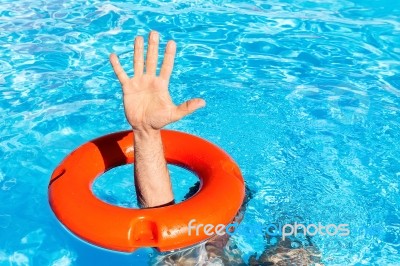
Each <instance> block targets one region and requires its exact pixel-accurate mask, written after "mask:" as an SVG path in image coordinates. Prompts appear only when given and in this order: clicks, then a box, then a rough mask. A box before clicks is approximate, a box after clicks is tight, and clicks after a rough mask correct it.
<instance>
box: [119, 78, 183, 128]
mask: <svg viewBox="0 0 400 266" xmlns="http://www.w3.org/2000/svg"><path fill="white" fill-rule="evenodd" d="M124 107H125V115H126V118H127V119H128V121H130V123H131V124H132V126H133V127H136V128H137V129H140V127H143V126H146V125H147V126H148V127H150V128H151V129H160V128H162V127H164V126H165V125H167V124H169V123H171V122H173V121H174V119H173V116H172V114H173V110H174V108H176V106H175V105H174V104H173V102H172V99H171V97H170V95H169V93H168V83H167V82H166V81H165V80H163V79H161V78H159V77H155V76H153V77H149V76H147V75H143V76H141V77H134V78H132V79H131V80H130V81H129V83H128V84H127V85H126V87H124ZM134 125H135V126H134Z"/></svg>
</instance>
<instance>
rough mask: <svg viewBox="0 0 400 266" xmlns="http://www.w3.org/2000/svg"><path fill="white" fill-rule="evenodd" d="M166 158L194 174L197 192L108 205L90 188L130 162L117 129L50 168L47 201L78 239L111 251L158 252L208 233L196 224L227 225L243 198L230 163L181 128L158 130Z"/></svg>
mask: <svg viewBox="0 0 400 266" xmlns="http://www.w3.org/2000/svg"><path fill="white" fill-rule="evenodd" d="M161 136H162V141H163V145H164V153H165V157H166V160H167V162H168V163H170V164H175V165H178V166H182V167H185V168H187V169H189V170H191V171H192V172H194V173H195V174H196V175H197V176H198V177H199V179H200V181H201V185H200V189H199V191H198V192H197V193H196V194H195V195H194V196H193V197H191V198H190V199H188V200H186V201H184V202H181V203H178V204H175V205H170V206H165V207H160V208H151V209H128V208H122V207H118V206H114V205H111V204H108V203H106V202H104V201H102V200H100V199H98V198H97V197H96V196H94V194H93V193H92V191H91V185H92V183H93V181H94V180H95V178H96V177H98V176H99V175H101V174H102V173H104V172H105V171H107V170H109V169H111V168H113V167H116V166H119V165H124V164H128V163H133V161H134V158H133V133H132V132H131V131H123V132H117V133H113V134H110V135H106V136H103V137H100V138H98V139H95V140H92V141H90V142H88V143H86V144H84V145H82V146H80V147H79V148H78V149H76V150H75V151H73V152H72V153H71V154H70V155H68V156H67V157H66V158H65V159H64V161H62V162H61V164H60V165H59V166H58V167H57V168H56V169H55V170H54V172H53V174H52V176H51V180H50V184H49V202H50V205H51V208H52V209H53V211H54V213H55V215H56V216H57V218H58V219H59V220H60V221H61V223H62V224H63V225H64V226H66V227H67V228H68V229H69V230H70V231H72V232H73V233H74V234H76V235H77V236H79V237H80V238H82V239H84V240H86V241H88V242H90V243H92V244H95V245H98V246H101V247H104V248H108V249H112V250H117V251H123V252H132V251H134V250H136V249H137V248H140V247H154V248H156V249H158V250H159V251H170V250H176V249H181V248H185V247H188V246H191V245H194V244H197V243H200V242H202V241H204V240H207V239H209V238H210V235H209V234H206V233H205V231H204V230H198V231H197V232H196V233H195V231H191V232H189V228H188V224H189V222H190V221H192V222H193V219H195V224H197V225H200V224H202V225H206V224H211V225H215V226H216V225H218V224H224V225H227V224H229V223H230V222H231V221H232V220H233V218H234V217H235V215H236V213H237V212H238V210H239V208H240V206H241V204H242V202H243V199H244V193H245V192H244V181H243V177H242V175H241V172H240V170H239V167H238V166H237V165H236V163H235V162H234V161H233V160H232V158H230V157H229V155H228V154H226V153H225V152H224V151H222V150H221V149H219V148H218V147H217V146H215V145H214V144H212V143H210V142H208V141H205V140H203V139H201V138H199V137H196V136H193V135H189V134H186V133H182V132H177V131H170V130H162V132H161Z"/></svg>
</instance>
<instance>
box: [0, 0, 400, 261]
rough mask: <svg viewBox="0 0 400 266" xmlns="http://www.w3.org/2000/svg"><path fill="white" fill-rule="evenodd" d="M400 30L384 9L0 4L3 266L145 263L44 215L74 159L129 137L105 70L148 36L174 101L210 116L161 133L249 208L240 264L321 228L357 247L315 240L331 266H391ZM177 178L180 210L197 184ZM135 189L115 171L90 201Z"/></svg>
mask: <svg viewBox="0 0 400 266" xmlns="http://www.w3.org/2000/svg"><path fill="white" fill-rule="evenodd" d="M363 2H365V3H363ZM399 15H400V2H399V1H393V0H382V1H377V0H375V1H355V0H327V1H317V0H309V1H306V0H293V1H290V0H273V1H261V0H252V1H235V0H232V1H222V0H214V1H205V0H193V1H184V0H174V1H166V2H164V1H163V2H161V1H157V0H144V1H140V3H134V2H133V1H132V2H130V1H56V0H49V1H26V0H21V1H7V0H6V1H5V0H3V1H1V4H0V158H1V161H0V265H143V264H144V265H145V264H146V263H148V261H149V258H150V257H152V256H154V254H153V253H152V251H151V250H150V249H143V250H140V251H138V252H136V253H134V254H121V253H116V252H111V251H107V250H103V249H99V248H96V247H94V246H91V245H89V244H87V243H85V242H82V241H80V240H79V239H77V238H75V237H74V236H72V235H70V234H69V233H68V232H67V231H66V230H65V229H64V228H63V227H61V226H60V224H59V223H58V221H57V220H56V219H55V217H54V215H53V213H52V211H51V209H50V207H49V205H48V201H47V185H48V181H49V178H50V175H51V173H52V170H53V169H54V168H55V167H56V166H57V164H58V163H59V162H60V161H61V160H62V159H63V158H64V157H65V156H66V155H67V154H68V153H69V152H71V151H72V150H73V149H75V148H76V147H78V146H79V145H81V144H82V143H84V142H86V141H88V140H90V139H93V138H96V137H98V136H101V135H104V134H107V133H110V132H114V131H119V130H123V129H127V128H128V125H127V123H126V121H125V117H124V114H123V108H122V104H121V91H120V87H119V84H118V82H117V80H116V78H115V76H114V74H113V72H112V69H111V67H110V64H109V63H108V55H109V54H110V53H111V52H116V53H118V54H119V55H120V57H121V60H122V63H123V65H124V66H125V68H126V69H131V59H132V40H133V38H134V36H135V35H137V34H141V35H146V34H147V33H148V32H149V31H150V30H151V29H153V30H157V31H159V32H160V34H161V37H162V40H161V41H162V47H164V45H165V43H166V41H167V40H169V39H174V40H175V41H176V42H177V45H178V52H177V58H176V66H175V69H174V74H173V78H172V80H171V85H170V91H171V94H172V97H173V99H174V100H175V101H176V102H177V103H180V102H183V101H184V100H187V99H189V98H191V97H202V98H204V99H205V100H206V101H207V107H206V108H205V109H202V110H200V111H198V112H196V113H195V114H193V115H191V116H189V117H186V118H185V119H183V120H182V121H180V122H178V123H175V124H173V125H171V126H169V128H171V129H176V130H181V131H185V132H189V133H192V134H195V135H198V136H201V137H203V138H206V139H208V140H210V141H212V142H214V143H216V144H217V145H219V146H220V147H222V148H223V149H225V150H226V151H227V152H228V153H229V154H231V156H232V157H233V158H234V159H235V160H236V161H237V163H238V164H239V165H240V167H241V169H242V172H243V175H244V178H245V180H246V182H247V185H248V187H249V188H250V190H251V191H252V192H253V197H252V199H251V200H250V202H249V204H248V207H247V210H246V213H245V218H244V220H243V222H242V226H241V227H239V228H238V231H237V232H236V233H235V234H234V235H233V240H234V241H235V242H236V243H237V246H238V249H240V252H241V254H242V257H243V259H245V260H248V258H249V257H250V255H253V254H255V253H257V255H260V254H261V253H262V251H263V250H264V248H265V247H266V246H267V247H268V244H267V241H266V239H265V238H264V235H265V231H264V230H263V226H265V225H267V224H270V223H294V222H298V223H318V222H321V223H322V224H341V223H342V224H349V229H350V232H351V233H350V235H349V236H346V237H340V236H321V235H319V236H314V237H312V242H313V243H314V245H315V246H316V247H317V248H318V250H320V252H321V253H322V259H323V263H324V264H325V265H399V263H400V193H399V189H400V186H399V184H400V181H399V180H400V162H399V160H400V159H399V158H400V141H399V139H400V133H399V132H400V131H399V129H400V46H399V43H400V16H399ZM130 73H132V71H130ZM171 171H172V176H173V182H174V190H175V193H176V194H177V195H178V196H177V197H178V198H179V199H180V200H181V199H182V198H183V195H184V194H185V193H186V192H187V190H188V189H189V187H190V186H191V185H192V184H194V183H195V181H196V178H195V177H194V175H193V174H191V173H189V172H187V171H185V170H182V169H179V168H177V167H175V168H174V167H172V168H171ZM131 178H132V168H131V167H122V168H117V169H115V170H112V171H110V172H109V173H107V174H105V175H104V176H102V177H100V178H99V179H98V180H97V181H96V183H95V184H94V190H95V193H96V195H98V196H99V197H101V198H102V199H103V200H105V201H108V202H111V203H113V204H117V205H120V206H125V207H132V206H135V197H134V195H133V191H134V188H133V187H132V185H133V184H132V183H131V180H132V179H131ZM221 190H222V191H223V188H221Z"/></svg>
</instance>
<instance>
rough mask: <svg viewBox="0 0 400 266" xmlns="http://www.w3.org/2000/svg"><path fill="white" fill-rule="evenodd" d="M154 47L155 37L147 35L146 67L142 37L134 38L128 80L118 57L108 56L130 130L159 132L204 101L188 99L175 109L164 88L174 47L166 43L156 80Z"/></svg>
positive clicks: (172, 44)
mask: <svg viewBox="0 0 400 266" xmlns="http://www.w3.org/2000/svg"><path fill="white" fill-rule="evenodd" d="M158 43H159V35H158V33H157V32H155V31H152V32H150V34H149V44H148V48H147V55H146V64H144V58H143V51H144V41H143V37H141V36H138V37H136V39H135V44H134V60H133V68H134V76H133V77H132V78H129V77H128V75H127V74H126V73H125V71H124V69H123V68H122V67H121V64H120V62H119V60H118V57H117V56H116V55H115V54H111V55H110V62H111V64H112V67H113V69H114V72H115V74H116V75H117V77H118V80H119V81H120V83H121V86H122V90H123V95H124V99H123V101H124V108H125V115H126V118H127V120H128V122H129V124H130V125H131V126H132V128H133V129H134V130H144V131H149V130H159V129H161V128H162V127H164V126H166V125H168V124H170V123H172V122H175V121H177V120H179V119H181V118H182V117H184V116H186V115H188V114H190V113H192V112H194V111H196V110H197V109H199V108H201V107H204V106H205V101H204V100H203V99H199V98H196V99H191V100H189V101H187V102H185V103H183V104H181V105H179V106H176V105H175V104H174V103H173V102H172V99H171V96H170V95H169V92H168V84H169V79H170V76H171V73H172V69H173V66H174V58H175V52H176V44H175V42H174V41H169V42H168V43H167V47H166V49H165V54H164V60H163V63H162V66H161V71H160V75H159V76H156V70H157V62H158ZM145 66H146V72H145V73H144V68H145Z"/></svg>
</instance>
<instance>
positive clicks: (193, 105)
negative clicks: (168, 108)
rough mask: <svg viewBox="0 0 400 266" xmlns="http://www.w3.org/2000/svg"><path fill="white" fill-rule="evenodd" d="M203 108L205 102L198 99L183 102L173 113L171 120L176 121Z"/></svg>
mask: <svg viewBox="0 0 400 266" xmlns="http://www.w3.org/2000/svg"><path fill="white" fill-rule="evenodd" d="M204 106H206V102H205V101H204V100H203V99H200V98H195V99H191V100H189V101H187V102H184V103H182V104H181V105H179V106H177V107H176V109H175V112H174V113H173V114H172V120H173V121H177V120H179V119H181V118H182V117H184V116H187V115H188V114H191V113H193V112H194V111H196V110H197V109H199V108H202V107H204Z"/></svg>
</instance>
